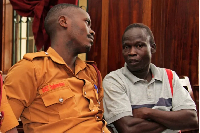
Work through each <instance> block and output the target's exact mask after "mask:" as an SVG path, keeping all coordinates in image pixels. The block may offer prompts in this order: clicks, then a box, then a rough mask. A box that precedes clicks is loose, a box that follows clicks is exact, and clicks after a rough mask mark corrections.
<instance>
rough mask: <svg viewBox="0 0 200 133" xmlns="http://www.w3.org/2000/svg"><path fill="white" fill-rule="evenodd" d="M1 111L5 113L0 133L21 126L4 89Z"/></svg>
mask: <svg viewBox="0 0 200 133" xmlns="http://www.w3.org/2000/svg"><path fill="white" fill-rule="evenodd" d="M1 111H3V112H4V117H3V119H2V126H0V132H3V133H4V132H6V131H8V130H10V129H12V128H14V127H16V126H18V125H19V123H18V121H17V119H16V117H15V115H14V113H13V111H12V109H11V107H10V105H9V103H8V101H7V98H6V93H5V90H4V89H2V99H1V106H0V112H1Z"/></svg>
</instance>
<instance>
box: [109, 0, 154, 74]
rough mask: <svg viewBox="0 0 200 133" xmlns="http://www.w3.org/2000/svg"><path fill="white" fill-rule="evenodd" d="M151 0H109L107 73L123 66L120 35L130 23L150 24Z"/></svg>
mask: <svg viewBox="0 0 200 133" xmlns="http://www.w3.org/2000/svg"><path fill="white" fill-rule="evenodd" d="M151 3H152V2H151V0H148V1H147V0H110V3H109V31H108V37H109V41H108V59H109V61H108V62H109V63H108V73H109V72H110V71H113V70H116V69H119V68H121V67H123V66H124V59H123V56H122V35H123V33H124V30H125V28H126V27H127V26H128V25H130V24H132V23H144V24H146V25H148V26H151Z"/></svg>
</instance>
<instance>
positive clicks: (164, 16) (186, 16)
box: [152, 0, 199, 85]
mask: <svg viewBox="0 0 200 133" xmlns="http://www.w3.org/2000/svg"><path fill="white" fill-rule="evenodd" d="M198 5H199V1H198V0H191V1H188V0H168V1H165V0H154V1H153V3H152V10H153V11H152V12H153V15H152V25H153V26H152V30H153V32H154V36H155V38H156V39H155V40H156V43H157V47H158V48H159V47H160V48H159V49H157V52H158V54H157V55H156V56H154V57H153V58H154V60H153V62H154V63H155V64H156V65H157V66H160V67H166V68H170V69H172V70H174V71H176V73H177V74H178V75H179V76H181V75H185V76H188V77H189V79H190V82H191V85H194V84H198V73H199V72H198V55H199V32H198V29H199V16H198V11H199V7H198ZM156 7H158V8H156Z"/></svg>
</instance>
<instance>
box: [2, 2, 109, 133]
mask: <svg viewBox="0 0 200 133" xmlns="http://www.w3.org/2000/svg"><path fill="white" fill-rule="evenodd" d="M45 29H46V32H47V34H48V35H49V36H50V38H51V47H50V48H49V49H48V50H47V52H37V53H29V54H26V55H25V56H24V57H23V59H22V60H21V61H19V62H18V63H17V64H15V65H14V66H13V67H12V68H11V69H10V70H9V73H8V74H7V77H6V78H5V83H4V87H5V90H6V92H7V97H8V101H9V103H10V105H11V107H12V109H13V112H14V113H15V116H16V117H17V118H19V117H20V118H21V120H22V122H23V126H24V131H25V132H27V133H33V132H34V133H63V132H67V133H78V132H82V133H101V132H105V133H108V132H109V130H108V129H107V128H106V122H105V121H104V120H103V118H102V117H103V104H102V98H103V89H102V85H101V83H100V84H98V80H101V77H100V76H99V77H98V76H97V75H98V73H97V70H95V68H94V67H93V66H92V65H90V64H91V63H90V64H88V63H86V62H83V61H82V60H81V59H79V58H78V57H77V55H78V54H80V53H86V52H89V50H90V48H91V46H92V44H93V39H94V35H95V33H94V31H93V30H92V29H91V20H90V16H89V14H88V13H87V12H85V11H84V10H83V9H81V8H79V7H78V6H75V5H71V4H58V5H56V6H54V7H53V8H51V10H50V11H49V12H48V14H47V17H46V18H45ZM97 86H99V87H97Z"/></svg>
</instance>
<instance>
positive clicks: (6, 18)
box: [1, 0, 13, 74]
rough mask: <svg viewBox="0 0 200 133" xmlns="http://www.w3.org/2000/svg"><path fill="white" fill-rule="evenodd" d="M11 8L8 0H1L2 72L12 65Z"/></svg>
mask: <svg viewBox="0 0 200 133" xmlns="http://www.w3.org/2000/svg"><path fill="white" fill-rule="evenodd" d="M12 16H13V8H12V5H11V4H10V1H9V0H3V21H2V22H3V25H2V26H3V32H2V63H1V68H2V71H3V74H6V73H7V72H8V70H9V69H10V67H11V66H12V30H13V29H12V23H13V18H12Z"/></svg>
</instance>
